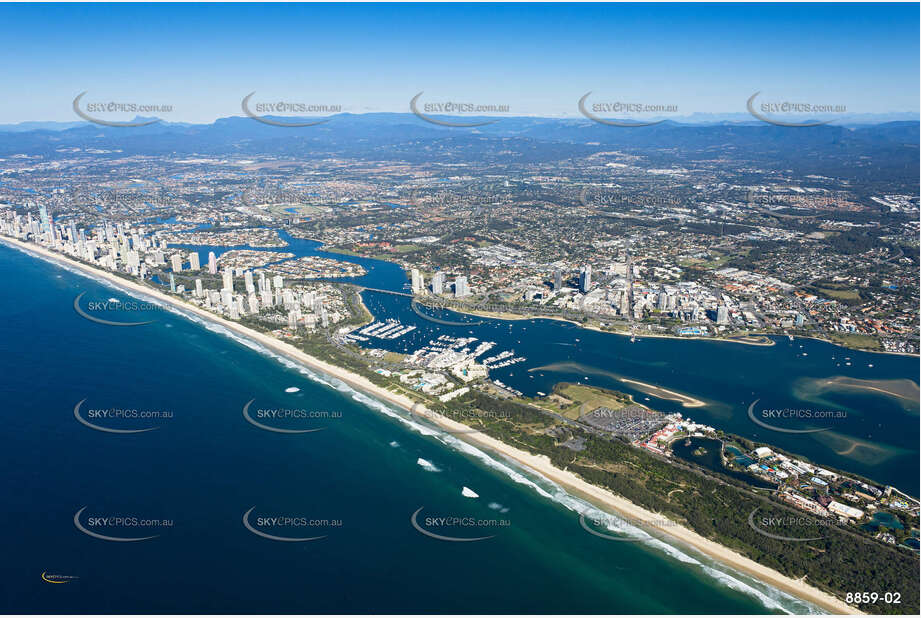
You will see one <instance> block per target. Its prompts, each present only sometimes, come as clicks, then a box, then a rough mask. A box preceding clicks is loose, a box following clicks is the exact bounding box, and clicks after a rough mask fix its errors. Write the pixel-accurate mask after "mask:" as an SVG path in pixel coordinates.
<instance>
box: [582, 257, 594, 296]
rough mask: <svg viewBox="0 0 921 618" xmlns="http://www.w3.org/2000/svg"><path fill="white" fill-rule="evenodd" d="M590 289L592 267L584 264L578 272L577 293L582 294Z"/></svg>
mask: <svg viewBox="0 0 921 618" xmlns="http://www.w3.org/2000/svg"><path fill="white" fill-rule="evenodd" d="M590 289H592V265H591V264H586V265H585V266H583V267H582V270H580V271H579V291H580V292H582V293H583V294H585V293H587V292H588V291H589V290H590Z"/></svg>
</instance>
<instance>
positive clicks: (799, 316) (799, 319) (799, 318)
mask: <svg viewBox="0 0 921 618" xmlns="http://www.w3.org/2000/svg"><path fill="white" fill-rule="evenodd" d="M805 322H806V316H804V315H803V314H802V313H797V314H796V321H795V322H794V323H795V324H796V326H797V327H799V326H802V325H803V324H804V323H805Z"/></svg>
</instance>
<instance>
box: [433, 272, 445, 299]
mask: <svg viewBox="0 0 921 618" xmlns="http://www.w3.org/2000/svg"><path fill="white" fill-rule="evenodd" d="M444 291H445V274H444V273H443V272H441V271H440V270H439V271H438V272H437V273H435V274H434V275H433V276H432V294H444Z"/></svg>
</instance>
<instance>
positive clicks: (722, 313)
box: [716, 305, 729, 324]
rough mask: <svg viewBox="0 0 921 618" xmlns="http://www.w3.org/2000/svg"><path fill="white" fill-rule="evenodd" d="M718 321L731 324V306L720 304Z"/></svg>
mask: <svg viewBox="0 0 921 618" xmlns="http://www.w3.org/2000/svg"><path fill="white" fill-rule="evenodd" d="M716 323H717V324H729V308H728V307H727V306H726V305H720V306H719V307H717V308H716Z"/></svg>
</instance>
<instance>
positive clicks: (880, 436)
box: [189, 231, 921, 495]
mask: <svg viewBox="0 0 921 618" xmlns="http://www.w3.org/2000/svg"><path fill="white" fill-rule="evenodd" d="M279 236H280V237H281V238H282V239H283V240H284V241H285V242H287V243H288V246H287V247H285V248H284V249H283V250H284V251H290V252H292V253H294V254H295V255H297V256H302V255H320V256H324V257H329V258H333V259H338V260H345V261H349V262H355V263H358V264H361V265H362V266H364V267H365V269H366V270H367V271H368V272H367V274H366V275H364V276H363V277H359V278H356V279H354V281H355V282H356V283H359V284H361V285H365V286H368V287H370V288H377V289H382V290H391V291H396V292H406V291H408V289H407V288H408V283H407V277H406V274H405V273H404V271H403V269H402V268H400V266H399V265H397V264H394V263H392V262H385V261H381V260H374V259H368V258H361V257H355V256H347V255H340V254H336V253H329V252H324V251H323V250H322V249H321V245H320V243H318V242H316V241H313V240H304V239H297V238H293V237H291V236H290V235H289V234H287V233H286V232H284V231H280V232H279ZM189 248H193V249H197V250H198V251H199V252H200V253H201V257H202V263H204V261H205V258H207V252H208V251H209V250H214V251H215V253H217V254H218V255H220V254H221V253H223V252H225V251H227V250H229V249H230V248H229V247H193V246H189ZM362 297H363V299H364V302H365V304H366V305H367V307H368V308H369V309H370V310H371V312H372V313H373V314H374V316H375V317H376V318H378V319H381V320H383V319H388V318H394V319H398V320H400V321H401V322H403V323H404V324H412V325H414V326H416V327H417V328H416V330H414V331H412V332H411V333H410V334H409V335H407V336H405V337H401V338H400V339H396V340H381V339H372V340H371V341H369V342H368V343H367V345H368V346H372V347H378V348H384V349H388V350H392V351H395V352H411V351H413V350H415V349H417V348H419V347H421V346H422V345H425V344H426V343H427V342H428V341H429V340H431V339H433V338H435V337H438V336H439V335H441V334H449V335H452V336H455V337H468V336H474V337H478V338H479V339H480V340H481V341H494V342H496V344H497V347H496V348H494V351H493V352H492V353H497V352H498V351H500V350H513V351H514V352H515V354H516V355H518V356H524V357H526V358H527V362H525V363H522V364H517V365H511V366H508V367H505V368H500V369H494V370H492V371H491V372H490V377H492V378H493V379H498V380H501V381H502V382H504V383H505V384H507V385H509V386H511V387H513V388H515V389H517V390H519V391H521V392H523V393H524V394H526V395H529V396H535V395H537V394H538V393H541V392H543V393H550V392H552V390H553V385H554V384H556V383H557V382H561V381H568V382H581V383H585V384H594V385H597V386H602V387H606V388H612V389H615V390H619V391H622V392H626V393H629V394H631V395H633V396H634V397H635V398H636V400H637V401H639V402H640V403H643V404H646V405H648V406H650V407H652V408H655V409H657V410H661V411H663V412H667V413H672V412H681V413H682V414H684V415H685V416H686V417H690V418H692V419H693V420H695V421H697V422H702V423H705V424H709V425H712V426H713V427H716V428H718V429H721V430H724V431H727V432H731V433H735V434H738V435H741V436H743V437H746V438H749V439H752V440H756V441H760V442H766V443H768V444H772V445H775V446H778V447H780V448H782V449H784V450H786V451H788V452H792V453H796V454H799V455H803V456H805V457H807V458H809V459H811V460H813V461H815V462H816V463H818V464H821V465H827V466H833V467H836V468H839V469H842V470H846V471H850V472H854V473H856V474H860V475H863V476H865V477H867V478H869V479H872V480H874V481H876V482H879V483H883V484H891V485H895V486H896V487H898V488H899V489H901V490H902V491H905V492H908V493H911V494H912V495H918V492H919V490H921V476H919V474H918V466H917V460H918V455H919V451H918V441H917V435H918V431H919V429H921V414H919V403H918V398H917V393H918V374H919V369H921V362H919V359H918V357H917V356H904V355H895V354H879V353H871V352H860V351H856V350H848V349H846V348H842V347H840V346H836V345H833V344H830V343H826V342H823V341H818V340H813V339H801V338H797V339H794V340H792V341H791V340H788V339H787V338H786V337H773V338H772V339H773V341H774V342H775V345H773V346H770V347H766V346H753V345H744V344H739V343H727V342H723V341H705V340H677V339H673V338H655V337H643V336H640V337H638V338H637V340H636V341H631V340H630V338H628V337H624V336H620V335H613V334H610V333H601V332H597V331H593V330H587V329H583V328H580V327H579V326H577V325H575V324H571V323H567V322H561V321H558V320H547V319H538V320H513V321H508V320H495V319H486V318H479V317H475V316H465V315H460V314H457V313H454V312H450V311H443V312H438V311H433V310H427V311H428V312H429V313H431V314H433V315H440V316H441V317H442V318H447V319H448V320H449V321H454V322H469V323H470V326H446V325H445V324H441V323H434V322H430V321H427V320H425V319H422V318H420V317H419V316H418V315H416V314H415V313H414V312H413V311H412V309H411V306H410V300H409V299H408V298H405V297H400V296H393V295H389V294H382V293H378V292H371V291H368V292H365V293H363V295H362ZM624 379H626V380H634V381H639V382H642V383H646V384H651V385H655V386H659V387H662V388H665V389H668V390H672V391H677V392H679V393H683V394H686V395H689V396H691V397H693V398H695V399H698V400H701V401H703V402H704V403H705V405H704V406H703V407H696V408H687V407H683V406H682V405H681V404H680V403H679V402H676V401H674V400H670V399H662V398H659V397H656V396H654V395H650V394H649V393H648V392H646V391H644V390H642V389H640V388H638V387H637V385H636V384H635V383H632V382H625V381H623V380H624ZM841 380H845V381H847V380H857V381H858V384H859V385H860V386H861V387H863V388H857V389H855V388H853V387H850V386H848V385H847V384H846V383H842V382H841ZM878 381H882V382H878ZM891 381H901V382H902V383H909V382H910V383H911V384H912V385H913V389H914V398H900V397H893V396H891V395H887V394H885V393H884V392H882V391H884V390H886V389H892V388H894V387H893V382H891ZM878 388H879V389H882V390H878ZM895 388H896V389H897V387H895ZM755 401H757V402H758V412H759V413H760V412H761V411H762V410H763V409H768V410H771V409H773V410H784V409H787V410H807V411H810V412H813V413H816V414H818V413H825V412H833V413H840V416H838V417H833V418H830V417H825V418H815V419H807V420H803V419H776V420H773V421H772V423H773V424H776V425H777V426H779V427H781V428H786V429H814V428H820V429H823V431H820V432H817V433H806V434H791V433H785V432H782V431H780V432H779V431H772V430H769V429H766V428H764V427H763V426H759V425H758V424H756V423H754V422H752V420H751V419H750V417H749V416H748V414H747V411H748V408H749V406H750V405H751V404H752V403H753V402H755Z"/></svg>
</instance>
